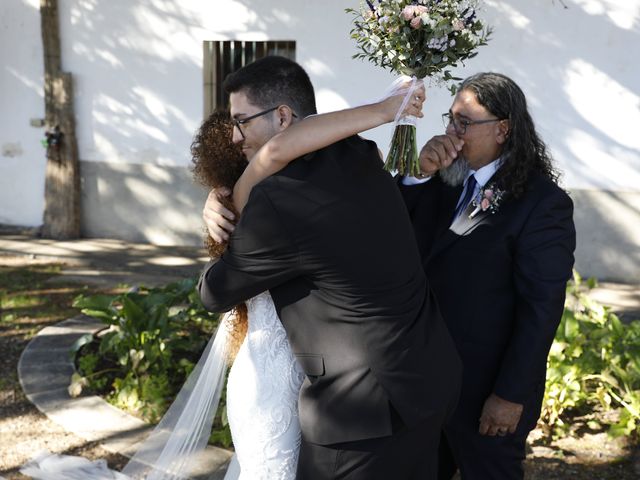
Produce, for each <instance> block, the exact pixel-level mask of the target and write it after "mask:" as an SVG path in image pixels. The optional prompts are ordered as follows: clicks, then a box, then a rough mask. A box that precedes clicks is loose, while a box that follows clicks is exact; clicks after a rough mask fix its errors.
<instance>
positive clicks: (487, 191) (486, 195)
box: [484, 188, 493, 200]
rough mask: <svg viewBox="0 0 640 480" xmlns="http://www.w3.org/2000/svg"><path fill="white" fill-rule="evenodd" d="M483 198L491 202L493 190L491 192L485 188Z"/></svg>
mask: <svg viewBox="0 0 640 480" xmlns="http://www.w3.org/2000/svg"><path fill="white" fill-rule="evenodd" d="M484 196H485V198H487V199H489V200H491V199H492V198H493V190H491V189H490V188H487V189H486V190H485V191H484Z"/></svg>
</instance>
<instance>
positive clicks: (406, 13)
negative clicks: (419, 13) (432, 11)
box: [402, 5, 415, 22]
mask: <svg viewBox="0 0 640 480" xmlns="http://www.w3.org/2000/svg"><path fill="white" fill-rule="evenodd" d="M414 14H415V5H407V6H406V7H404V8H403V9H402V18H404V19H405V20H406V21H407V22H408V21H409V20H411V19H412V18H413V17H414Z"/></svg>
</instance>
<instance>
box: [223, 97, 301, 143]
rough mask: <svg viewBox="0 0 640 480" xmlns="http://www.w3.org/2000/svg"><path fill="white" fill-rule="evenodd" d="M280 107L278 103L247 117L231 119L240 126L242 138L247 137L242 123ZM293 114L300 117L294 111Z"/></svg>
mask: <svg viewBox="0 0 640 480" xmlns="http://www.w3.org/2000/svg"><path fill="white" fill-rule="evenodd" d="M278 107H280V105H278V106H277V107H272V108H268V109H267V110H263V111H262V112H258V113H256V114H254V115H251V116H249V117H246V118H232V119H231V121H232V122H233V125H234V126H236V127H237V128H238V131H239V132H240V135H242V138H246V137H245V136H244V132H243V131H242V127H241V125H244V124H245V123H247V122H248V121H250V120H253V119H254V118H258V117H261V116H263V115H266V114H267V113H270V112H273V111H274V110H276V109H278ZM291 115H293V117H294V118H298V116H297V115H296V114H295V113H293V112H291Z"/></svg>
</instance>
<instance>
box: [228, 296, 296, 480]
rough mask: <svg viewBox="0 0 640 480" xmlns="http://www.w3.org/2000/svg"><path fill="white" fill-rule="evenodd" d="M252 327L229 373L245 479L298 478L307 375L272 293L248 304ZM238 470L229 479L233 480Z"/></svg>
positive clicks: (235, 432)
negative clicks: (302, 398) (302, 396)
mask: <svg viewBox="0 0 640 480" xmlns="http://www.w3.org/2000/svg"><path fill="white" fill-rule="evenodd" d="M247 307H248V312H249V328H248V331H247V336H246V337H245V340H244V342H243V343H242V346H241V347H240V350H239V351H238V355H237V356H236V359H235V361H234V363H233V366H232V368H231V371H230V372H229V380H228V383H227V415H228V417H229V426H230V427H231V435H232V437H233V444H234V447H235V450H236V456H237V461H238V463H239V465H240V469H241V471H240V480H261V479H265V480H266V479H269V480H294V479H295V474H296V467H297V464H298V453H299V450H300V423H299V421H298V393H299V392H300V386H301V385H302V381H303V379H304V373H303V372H302V369H301V368H300V366H299V365H298V362H297V361H296V359H295V357H294V355H293V353H292V352H291V348H290V347H289V342H288V340H287V335H286V333H285V331H284V328H283V327H282V324H281V323H280V319H279V318H278V315H277V314H276V309H275V306H274V304H273V300H272V299H271V296H270V295H269V293H268V292H265V293H262V294H260V295H258V296H257V297H254V298H252V299H251V300H249V301H248V302H247ZM234 475H235V473H234V472H233V468H230V469H229V473H228V474H227V476H226V477H225V479H226V480H230V479H231V478H235V477H234Z"/></svg>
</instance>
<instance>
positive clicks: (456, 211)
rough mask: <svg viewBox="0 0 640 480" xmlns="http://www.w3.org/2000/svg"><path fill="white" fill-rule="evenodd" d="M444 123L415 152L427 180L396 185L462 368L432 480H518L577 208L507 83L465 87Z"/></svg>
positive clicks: (481, 77)
mask: <svg viewBox="0 0 640 480" xmlns="http://www.w3.org/2000/svg"><path fill="white" fill-rule="evenodd" d="M443 118H444V119H445V125H447V130H446V135H440V136H437V137H434V138H432V139H431V140H429V142H427V144H426V145H425V146H424V148H423V149H422V152H421V168H422V170H423V172H424V175H423V177H424V178H422V179H413V178H407V179H403V180H402V182H401V191H402V193H403V196H404V199H405V202H406V204H407V206H408V209H409V211H410V215H411V219H412V222H413V225H414V231H415V234H416V237H417V240H418V245H419V248H420V250H421V254H422V259H423V264H424V269H425V272H426V274H427V276H428V278H429V280H430V282H431V286H432V288H433V290H434V292H435V294H436V298H437V299H438V304H439V306H440V308H441V311H442V315H443V318H444V319H445V322H446V324H447V326H448V328H449V331H450V332H451V335H452V336H453V338H454V340H455V342H456V346H457V348H458V351H459V353H460V355H461V357H462V361H463V367H464V373H463V382H462V392H461V396H460V401H459V403H458V406H457V408H456V411H455V413H454V415H453V417H452V418H451V420H450V421H449V422H447V424H446V426H445V428H444V435H443V439H442V442H441V446H440V449H441V452H440V459H439V463H440V465H439V479H441V480H450V479H451V478H452V477H453V475H454V473H455V471H456V470H457V469H459V470H460V472H461V474H462V480H492V479H495V480H515V479H522V478H523V476H524V472H523V467H522V460H523V459H524V457H525V442H526V438H527V435H528V433H529V431H530V430H531V429H533V428H534V427H535V425H536V421H537V419H538V417H539V415H540V407H541V401H542V397H543V394H544V386H545V373H546V360H547V355H548V352H549V348H550V346H551V343H552V341H553V337H554V335H555V331H556V329H557V326H558V323H559V321H560V318H561V316H562V312H563V307H564V299H565V288H566V283H567V280H568V279H569V278H570V276H571V270H572V266H573V251H574V249H575V229H574V224H573V219H572V213H573V204H572V202H571V200H570V198H569V197H568V196H567V194H566V193H565V192H564V191H563V190H562V189H560V188H559V187H558V186H557V184H556V181H557V173H556V171H555V170H554V168H553V166H552V164H551V159H550V157H549V155H548V154H547V151H546V148H545V145H544V143H543V142H542V141H541V139H540V138H539V136H538V134H537V133H536V130H535V127H534V124H533V121H532V119H531V117H530V115H529V113H528V111H527V105H526V100H525V97H524V94H523V92H522V91H521V90H520V88H519V87H518V86H517V85H516V84H515V83H514V82H513V81H512V80H510V79H509V78H507V77H505V76H504V75H499V74H495V73H482V74H478V75H474V76H472V77H470V78H468V79H467V80H465V81H464V82H463V83H462V85H461V87H460V89H459V90H458V94H457V95H456V97H455V100H454V102H453V105H452V106H451V109H450V110H449V112H448V113H446V114H444V116H443Z"/></svg>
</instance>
